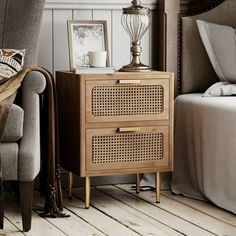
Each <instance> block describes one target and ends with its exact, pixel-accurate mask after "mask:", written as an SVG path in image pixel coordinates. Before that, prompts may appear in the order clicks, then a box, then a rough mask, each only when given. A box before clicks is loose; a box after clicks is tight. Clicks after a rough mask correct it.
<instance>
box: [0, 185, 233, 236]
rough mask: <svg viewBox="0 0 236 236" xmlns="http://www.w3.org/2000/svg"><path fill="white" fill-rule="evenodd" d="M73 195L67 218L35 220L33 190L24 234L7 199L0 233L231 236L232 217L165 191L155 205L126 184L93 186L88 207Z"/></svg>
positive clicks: (16, 209)
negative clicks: (31, 209) (30, 214)
mask: <svg viewBox="0 0 236 236" xmlns="http://www.w3.org/2000/svg"><path fill="white" fill-rule="evenodd" d="M73 193H74V197H73V199H72V200H68V195H67V192H64V205H65V210H64V212H65V213H67V214H70V215H71V217H69V218H61V219H59V218H56V219H55V218H54V219H51V218H47V219H44V218H41V217H39V216H38V212H37V208H38V207H39V206H42V199H40V198H39V194H38V193H37V192H35V199H34V212H33V221H32V229H31V231H30V232H27V233H25V232H21V231H20V229H21V217H20V210H19V207H18V205H17V202H16V199H15V198H14V196H13V195H8V196H7V202H6V206H5V221H4V223H5V226H4V230H3V231H1V230H0V235H9V236H15V235H17V236H18V235H32V236H36V235H37V236H50V235H53V236H60V235H75V236H87V235H91V236H95V235H114V236H135V235H136V236H137V235H143V236H146V235H147V236H151V235H152V236H153V235H158V236H166V235H189V236H195V235H196V236H205V235H206V236H207V235H222V236H236V215H233V214H231V213H229V212H226V211H224V210H221V209H219V208H217V207H216V206H214V205H212V204H210V203H206V202H202V201H197V200H192V199H189V198H185V197H182V196H176V195H172V194H171V193H170V192H169V191H162V194H161V203H159V204H157V203H155V195H154V192H152V191H145V192H141V193H140V194H139V195H136V194H135V191H134V190H132V189H131V186H130V185H116V186H112V185H108V186H98V187H95V188H93V189H92V192H91V207H90V209H84V202H83V189H82V188H74V189H73Z"/></svg>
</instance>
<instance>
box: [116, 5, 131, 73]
mask: <svg viewBox="0 0 236 236" xmlns="http://www.w3.org/2000/svg"><path fill="white" fill-rule="evenodd" d="M121 15H122V11H120V10H113V11H112V24H113V27H112V62H113V65H114V66H115V67H116V69H119V68H121V67H122V66H123V65H126V64H129V63H130V37H129V36H128V34H127V33H126V31H125V30H124V29H123V27H122V25H121Z"/></svg>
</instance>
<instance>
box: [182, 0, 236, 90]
mask: <svg viewBox="0 0 236 236" xmlns="http://www.w3.org/2000/svg"><path fill="white" fill-rule="evenodd" d="M207 2H208V3H209V2H210V1H207ZM235 12H236V1H235V0H214V1H213V0H212V6H209V4H208V6H207V8H206V9H200V10H195V11H191V12H189V13H188V12H186V11H185V12H184V13H183V14H182V15H180V31H179V32H180V35H179V37H180V41H179V49H180V51H179V58H178V60H179V75H178V76H179V77H178V81H179V86H180V89H179V90H180V92H181V93H192V92H203V91H205V90H206V89H207V88H208V87H209V86H210V85H212V84H213V83H215V82H217V81H219V79H218V77H217V75H216V73H215V72H214V69H213V67H212V65H211V63H210V61H209V59H208V56H207V53H206V51H205V48H204V45H203V43H202V40H201V38H200V35H199V32H198V29H197V24H196V19H201V20H205V21H208V22H212V23H217V24H224V25H229V26H232V27H234V28H236V14H235Z"/></svg>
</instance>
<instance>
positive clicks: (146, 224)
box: [74, 189, 180, 235]
mask: <svg viewBox="0 0 236 236" xmlns="http://www.w3.org/2000/svg"><path fill="white" fill-rule="evenodd" d="M80 190H81V189H75V190H74V193H75V195H76V196H77V197H78V198H83V191H80ZM91 205H92V206H94V207H96V209H98V210H99V211H101V212H103V213H104V214H106V215H108V216H109V217H111V218H112V219H114V220H116V221H118V222H120V223H121V224H123V225H124V226H126V227H127V228H129V229H131V230H133V231H134V232H135V233H137V234H138V235H180V234H179V233H177V232H176V231H175V230H172V229H171V228H169V227H167V226H165V225H163V224H161V223H159V222H157V221H155V220H154V219H153V218H151V217H148V216H146V215H145V214H142V213H140V212H138V211H136V210H135V209H133V208H132V207H130V206H128V205H126V204H124V203H122V202H120V201H118V200H116V199H112V198H111V197H110V196H108V195H107V194H104V193H102V192H100V191H98V190H96V189H92V191H91Z"/></svg>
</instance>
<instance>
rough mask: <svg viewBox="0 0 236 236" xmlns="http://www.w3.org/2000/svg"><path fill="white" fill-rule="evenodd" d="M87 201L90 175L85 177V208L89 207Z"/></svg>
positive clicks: (88, 199)
mask: <svg viewBox="0 0 236 236" xmlns="http://www.w3.org/2000/svg"><path fill="white" fill-rule="evenodd" d="M89 202H90V177H89V176H86V177H85V208H86V209H88V208H89Z"/></svg>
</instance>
